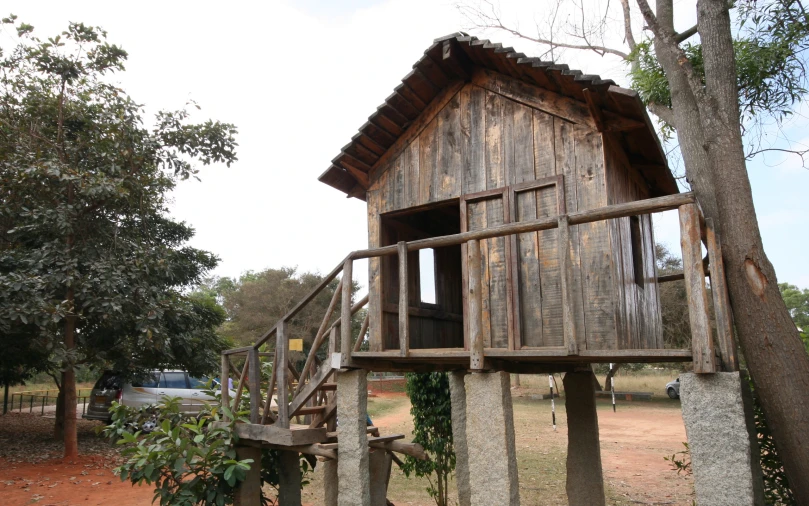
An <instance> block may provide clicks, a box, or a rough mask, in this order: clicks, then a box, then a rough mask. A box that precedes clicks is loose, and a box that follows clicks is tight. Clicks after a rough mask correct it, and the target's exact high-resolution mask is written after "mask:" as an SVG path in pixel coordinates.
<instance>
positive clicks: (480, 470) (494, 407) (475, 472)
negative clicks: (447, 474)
mask: <svg viewBox="0 0 809 506" xmlns="http://www.w3.org/2000/svg"><path fill="white" fill-rule="evenodd" d="M509 383H510V382H509V374H508V373H507V372H495V373H485V372H480V373H478V372H476V373H472V374H469V375H467V376H466V378H465V386H466V442H467V444H466V448H467V452H468V456H469V484H470V489H471V499H472V500H471V504H472V505H473V506H491V505H493V504H497V505H498V506H518V505H519V504H520V488H519V479H518V476H517V455H516V451H515V444H514V412H513V409H512V406H511V385H510V384H509Z"/></svg>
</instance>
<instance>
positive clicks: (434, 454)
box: [402, 372, 455, 506]
mask: <svg viewBox="0 0 809 506" xmlns="http://www.w3.org/2000/svg"><path fill="white" fill-rule="evenodd" d="M405 378H406V390H407V395H409V396H410V402H411V404H412V407H411V408H410V414H411V415H413V426H414V427H413V434H414V435H415V438H414V439H413V442H415V443H418V444H420V445H421V446H423V447H424V450H425V451H426V452H427V454H428V455H429V459H428V460H426V461H425V460H418V459H415V458H413V457H409V456H408V457H406V458H405V462H404V466H402V471H404V473H405V476H408V477H409V476H410V473H415V475H416V476H424V477H426V478H427V480H428V481H429V483H430V486H429V487H427V493H428V494H430V497H432V498H433V499H434V500H435V503H436V505H438V506H448V504H449V491H448V490H447V484H448V481H449V475H450V473H452V471H453V469H455V449H454V446H453V441H452V405H451V402H450V393H449V379H448V378H447V374H446V373H444V372H431V373H425V374H417V373H409V374H406V375H405Z"/></svg>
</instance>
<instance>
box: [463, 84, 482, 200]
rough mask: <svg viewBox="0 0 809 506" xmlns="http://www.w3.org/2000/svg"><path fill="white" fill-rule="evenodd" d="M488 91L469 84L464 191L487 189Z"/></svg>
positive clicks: (472, 191) (466, 192)
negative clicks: (486, 111) (486, 114)
mask: <svg viewBox="0 0 809 506" xmlns="http://www.w3.org/2000/svg"><path fill="white" fill-rule="evenodd" d="M485 103H486V92H485V91H484V90H483V89H482V88H480V87H478V86H472V85H470V86H469V108H468V111H464V117H465V120H464V121H465V122H466V127H467V128H468V132H469V141H468V145H467V152H466V158H465V159H464V167H463V170H464V177H463V193H464V194H469V193H476V192H479V191H483V190H485V189H486V159H485V145H486V140H485V139H486V120H485V115H484V111H485Z"/></svg>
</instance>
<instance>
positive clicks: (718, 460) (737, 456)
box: [680, 372, 764, 506]
mask: <svg viewBox="0 0 809 506" xmlns="http://www.w3.org/2000/svg"><path fill="white" fill-rule="evenodd" d="M744 381H745V380H744V379H743V378H742V376H741V374H740V373H739V372H717V373H712V374H694V373H688V374H681V375H680V398H681V400H682V407H683V422H685V431H686V434H687V435H688V447H689V448H690V450H691V469H692V470H693V472H694V490H695V492H696V496H697V504H710V505H711V506H723V505H728V506H730V505H734V506H743V505H759V504H764V492H763V486H762V483H761V468H760V467H759V455H758V451H759V450H758V444H757V442H756V439H755V437H754V436H755V428H754V427H753V426H752V417H751V423H750V424H748V418H747V417H746V416H745V401H748V402H749V401H751V400H752V399H750V398H749V397H748V398H747V399H746V398H745V397H747V396H745V395H744V392H745V390H746V389H747V385H746V384H745V383H744ZM748 395H749V392H748ZM751 407H752V406H751ZM750 414H751V415H752V410H750ZM751 429H752V435H751V433H750V430H751Z"/></svg>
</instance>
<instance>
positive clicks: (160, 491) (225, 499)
mask: <svg viewBox="0 0 809 506" xmlns="http://www.w3.org/2000/svg"><path fill="white" fill-rule="evenodd" d="M210 387H211V385H210V384H209V385H208V388H209V390H203V392H204V393H206V394H207V395H209V396H212V397H214V398H215V399H216V401H215V403H213V404H212V405H209V406H208V407H207V408H205V409H203V410H202V411H201V412H200V413H199V415H193V414H186V413H182V412H181V411H180V399H178V398H164V400H163V401H162V402H161V403H160V404H158V405H156V406H142V407H140V408H131V407H128V406H122V405H119V404H117V403H114V405H113V408H112V409H111V412H112V423H111V424H110V425H108V426H107V427H105V428H104V430H103V432H104V435H105V436H106V437H108V438H110V439H111V440H113V441H117V444H120V445H125V446H126V448H125V449H124V450H123V451H122V454H123V456H124V457H126V458H127V460H126V462H125V463H124V464H123V465H121V466H120V467H119V468H117V469H116V472H117V473H118V474H119V475H120V477H121V479H122V480H127V479H128V480H129V481H131V482H132V483H133V484H137V483H146V484H147V485H154V487H155V498H154V500H155V501H157V500H158V499H159V501H160V505H161V506H192V505H203V506H222V505H224V504H232V503H233V494H234V491H235V488H236V487H237V486H238V484H239V483H241V482H242V481H244V479H245V476H246V473H247V471H249V470H250V468H251V466H252V465H260V466H261V480H262V485H269V486H270V487H272V488H274V489H275V490H276V491H277V490H278V483H279V473H278V469H279V466H280V458H279V452H278V450H269V449H264V450H262V452H261V462H259V463H254V462H253V461H252V460H251V459H242V460H239V459H238V457H237V455H236V448H235V446H236V444H237V443H238V439H239V438H238V436H237V435H236V434H235V432H234V430H233V428H234V425H235V424H236V423H241V422H244V423H248V422H249V420H248V419H247V414H248V413H249V412H250V405H249V400H246V401H245V400H243V401H242V402H241V403H240V410H239V411H231V409H229V408H228V407H220V406H221V396H220V395H219V390H210ZM245 397H247V396H245ZM222 415H224V416H226V417H227V419H228V420H230V421H229V422H228V423H227V424H224V425H217V426H216V427H214V426H213V424H214V423H215V422H222V421H223V418H222ZM145 429H150V430H149V431H146V430H145ZM152 429H153V430H152ZM299 462H300V467H301V487H304V486H306V485H308V484H309V480H308V475H309V473H310V471H312V468H311V467H310V464H309V462H308V461H307V460H306V459H305V458H303V457H301V458H300V460H299ZM276 496H277V494H276ZM262 502H263V503H264V504H273V501H272V500H271V498H269V497H262Z"/></svg>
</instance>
